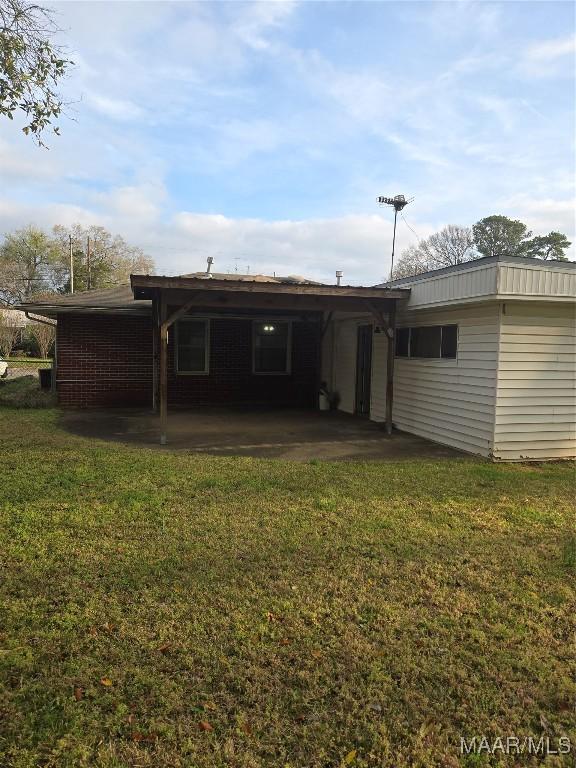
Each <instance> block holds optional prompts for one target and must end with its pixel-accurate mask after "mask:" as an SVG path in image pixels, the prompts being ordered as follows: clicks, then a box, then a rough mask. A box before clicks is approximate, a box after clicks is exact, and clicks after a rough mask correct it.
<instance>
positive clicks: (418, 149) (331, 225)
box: [0, 2, 576, 283]
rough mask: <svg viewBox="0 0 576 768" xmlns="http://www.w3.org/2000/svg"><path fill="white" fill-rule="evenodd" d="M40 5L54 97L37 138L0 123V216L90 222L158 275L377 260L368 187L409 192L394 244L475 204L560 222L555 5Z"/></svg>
mask: <svg viewBox="0 0 576 768" xmlns="http://www.w3.org/2000/svg"><path fill="white" fill-rule="evenodd" d="M53 8H54V9H55V11H56V12H57V14H58V22H59V24H60V26H61V28H62V38H63V40H65V41H66V43H67V44H68V46H69V47H70V49H71V51H70V57H71V58H72V59H74V60H75V62H76V66H75V68H74V70H73V72H72V74H71V75H70V77H69V78H68V80H67V81H66V82H65V83H64V85H63V91H64V93H65V96H66V99H67V100H68V101H69V102H71V103H70V105H69V107H68V109H67V113H68V116H67V117H65V118H64V119H63V120H62V121H61V133H62V136H61V137H60V138H58V137H53V138H50V140H49V144H50V149H49V151H46V150H43V149H39V148H37V147H36V146H34V144H33V143H32V142H31V141H30V139H27V138H26V137H24V136H23V135H22V134H21V133H20V127H21V124H20V125H19V124H18V121H15V124H14V125H12V124H8V123H7V121H3V123H2V124H0V175H1V177H2V179H3V183H2V184H1V187H0V227H1V229H2V231H7V230H10V229H12V228H14V227H16V226H19V225H22V224H26V223H32V222H33V223H38V224H40V225H42V226H46V227H48V226H51V225H52V224H56V223H71V222H73V221H81V222H82V223H86V224H88V223H99V224H103V225H104V226H107V227H109V228H110V229H112V230H113V231H115V232H119V233H121V234H123V235H124V236H125V237H126V238H127V239H129V240H130V241H131V242H133V243H135V244H138V245H141V246H142V247H143V248H145V250H146V251H147V252H149V253H150V254H151V255H152V256H154V258H155V259H156V263H157V266H158V271H159V272H163V273H166V274H174V273H178V272H188V271H193V270H195V269H202V268H203V267H204V264H205V260H206V257H207V256H208V255H213V256H214V257H215V265H216V268H217V269H218V270H221V271H228V270H231V271H232V270H234V269H236V268H237V269H238V270H239V271H245V269H246V267H247V266H249V267H250V270H251V271H252V272H271V271H274V270H275V271H276V272H278V273H288V274H307V275H310V276H313V277H317V278H321V279H327V280H329V279H333V275H334V271H335V270H336V269H342V270H343V271H344V274H345V281H349V282H351V283H370V282H378V281H380V280H381V279H382V277H383V276H384V275H386V273H387V270H388V268H389V254H390V245H391V234H392V228H391V221H392V217H391V215H390V212H389V211H388V210H383V209H379V208H378V207H377V205H376V202H375V198H376V196H377V195H379V194H386V195H394V194H398V193H404V194H405V195H406V196H410V197H412V196H413V197H414V198H415V199H414V202H413V203H412V204H411V205H410V206H409V207H408V208H407V209H406V211H405V219H406V221H404V219H401V220H399V230H398V239H399V250H402V248H405V247H407V246H409V245H411V244H414V243H415V242H417V240H418V238H419V237H425V236H427V235H429V234H431V233H432V232H433V231H435V230H436V229H438V228H440V227H442V226H444V225H445V224H450V223H454V224H464V225H469V224H472V223H473V222H474V221H476V220H477V219H478V218H480V217H482V216H485V215H489V214H492V213H504V214H506V215H509V216H513V217H518V218H521V219H523V220H524V221H526V222H527V223H528V224H529V225H530V227H531V228H532V229H533V230H534V232H535V233H538V234H541V233H546V232H548V231H550V230H552V229H559V230H561V231H563V232H566V233H567V234H568V235H569V236H570V237H571V238H574V237H576V232H575V224H574V198H575V194H574V191H575V190H574V169H575V155H574V136H575V134H576V131H575V119H574V72H575V67H574V56H575V53H574V42H575V35H574V32H575V19H574V6H573V4H572V3H568V2H565V3H563V2H562V3H558V2H502V3H491V2H439V3H433V2H420V3H416V2H414V3H412V2H401V3H399V2H382V3H376V2H372V3H370V2H365V3H362V2H350V3H347V2H340V3H333V2H302V3H298V2H265V3H243V2H233V3H208V2H205V3H189V2H176V3H169V2H114V3H108V2H94V3H90V2H82V3H78V2H64V3H54V4H53ZM406 222H407V223H406ZM408 225H409V226H408ZM574 253H575V250H574V248H573V249H572V251H571V254H570V256H571V258H574Z"/></svg>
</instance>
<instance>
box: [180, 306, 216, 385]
mask: <svg viewBox="0 0 576 768" xmlns="http://www.w3.org/2000/svg"><path fill="white" fill-rule="evenodd" d="M209 356H210V322H209V321H208V320H197V319H195V318H184V319H182V320H178V322H177V323H176V372H177V373H208V360H209Z"/></svg>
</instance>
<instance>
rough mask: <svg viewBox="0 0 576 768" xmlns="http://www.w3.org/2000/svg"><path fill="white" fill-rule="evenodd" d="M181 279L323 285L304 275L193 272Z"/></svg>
mask: <svg viewBox="0 0 576 768" xmlns="http://www.w3.org/2000/svg"><path fill="white" fill-rule="evenodd" d="M180 277H196V278H198V279H200V280H233V281H235V282H241V283H286V284H287V285H322V283H318V282H316V281H315V280H309V279H308V278H307V277H302V275H287V276H285V277H281V276H279V275H239V274H238V273H237V272H232V273H230V272H191V273H190V274H188V275H180Z"/></svg>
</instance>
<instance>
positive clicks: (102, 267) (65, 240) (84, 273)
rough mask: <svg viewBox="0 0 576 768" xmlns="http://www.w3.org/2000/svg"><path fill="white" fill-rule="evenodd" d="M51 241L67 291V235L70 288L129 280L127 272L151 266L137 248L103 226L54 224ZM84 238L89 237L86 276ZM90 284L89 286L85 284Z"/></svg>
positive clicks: (145, 272) (141, 270)
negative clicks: (72, 262)
mask: <svg viewBox="0 0 576 768" xmlns="http://www.w3.org/2000/svg"><path fill="white" fill-rule="evenodd" d="M53 233H54V241H55V243H56V245H57V249H58V253H59V257H58V258H59V263H60V265H61V267H62V269H64V270H65V271H66V281H65V283H64V286H63V290H64V291H67V290H69V287H70V283H69V265H70V239H69V238H70V237H72V255H73V261H74V291H84V290H87V289H88V287H90V288H108V287H111V286H113V285H122V284H126V283H128V282H129V281H130V274H131V273H134V272H140V273H144V274H147V273H148V272H150V271H152V270H153V269H154V260H153V259H152V258H151V257H150V256H147V255H146V254H145V253H144V251H143V250H142V249H141V248H137V247H135V246H133V245H129V244H128V243H127V242H126V241H125V240H124V238H123V237H121V236H120V235H112V234H111V233H110V232H108V230H107V229H105V228H104V227H98V226H91V227H83V226H81V225H80V224H73V225H72V226H71V227H63V226H59V225H58V226H55V227H54V229H53ZM88 238H90V275H89V274H88V253H87V251H88V247H87V246H88ZM88 284H90V285H88Z"/></svg>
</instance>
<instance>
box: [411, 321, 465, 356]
mask: <svg viewBox="0 0 576 768" xmlns="http://www.w3.org/2000/svg"><path fill="white" fill-rule="evenodd" d="M457 346H458V326H457V325H421V326H419V327H413V328H398V330H397V331H396V357H410V358H412V357H415V358H421V359H432V360H438V359H451V360H454V359H455V358H456V352H457Z"/></svg>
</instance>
